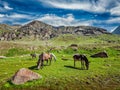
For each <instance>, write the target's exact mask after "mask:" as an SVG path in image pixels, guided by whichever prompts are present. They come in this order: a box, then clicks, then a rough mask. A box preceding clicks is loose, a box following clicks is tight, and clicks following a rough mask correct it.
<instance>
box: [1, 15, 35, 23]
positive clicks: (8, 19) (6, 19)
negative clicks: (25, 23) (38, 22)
mask: <svg viewBox="0 0 120 90" xmlns="http://www.w3.org/2000/svg"><path fill="white" fill-rule="evenodd" d="M23 19H27V20H32V19H35V17H33V16H31V15H26V14H18V13H13V14H10V15H7V14H0V23H5V22H10V23H11V24H14V23H22V22H19V20H23Z"/></svg>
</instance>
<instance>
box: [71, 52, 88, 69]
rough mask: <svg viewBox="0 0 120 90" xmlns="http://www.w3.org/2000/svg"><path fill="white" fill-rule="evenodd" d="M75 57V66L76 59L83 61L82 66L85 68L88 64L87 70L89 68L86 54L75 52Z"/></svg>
mask: <svg viewBox="0 0 120 90" xmlns="http://www.w3.org/2000/svg"><path fill="white" fill-rule="evenodd" d="M73 59H74V67H75V62H76V61H81V68H82V69H85V66H86V69H87V70H88V69H89V61H88V59H87V57H86V56H85V55H81V54H75V55H74V56H73Z"/></svg>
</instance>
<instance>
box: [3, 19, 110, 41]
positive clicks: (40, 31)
mask: <svg viewBox="0 0 120 90" xmlns="http://www.w3.org/2000/svg"><path fill="white" fill-rule="evenodd" d="M61 34H75V35H99V34H110V33H109V32H107V30H105V29H102V28H97V27H92V26H76V27H74V26H62V27H54V26H51V25H48V24H46V23H43V22H41V21H37V20H35V21H32V22H30V23H28V24H26V25H24V26H21V27H20V28H17V29H16V30H14V32H8V33H3V34H2V35H1V38H2V40H14V39H22V38H23V37H28V38H33V39H42V40H45V39H51V38H53V37H57V36H59V35H61Z"/></svg>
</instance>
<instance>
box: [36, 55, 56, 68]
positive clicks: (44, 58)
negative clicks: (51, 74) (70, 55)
mask: <svg viewBox="0 0 120 90" xmlns="http://www.w3.org/2000/svg"><path fill="white" fill-rule="evenodd" d="M53 57H54V60H55V61H56V56H55V55H54V54H53V53H41V54H40V55H39V59H38V62H37V68H38V69H40V67H41V68H43V64H44V61H47V64H48V61H50V62H49V65H51V61H52V58H53Z"/></svg>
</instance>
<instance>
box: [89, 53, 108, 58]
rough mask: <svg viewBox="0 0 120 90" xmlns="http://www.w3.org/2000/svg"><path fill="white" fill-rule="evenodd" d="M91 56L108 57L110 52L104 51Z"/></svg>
mask: <svg viewBox="0 0 120 90" xmlns="http://www.w3.org/2000/svg"><path fill="white" fill-rule="evenodd" d="M91 57H101V58H108V54H107V53H106V52H105V51H104V52H99V53H97V54H94V55H91Z"/></svg>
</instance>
